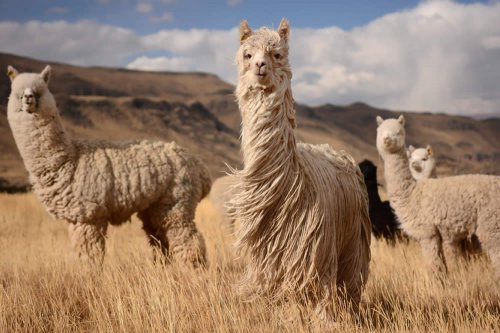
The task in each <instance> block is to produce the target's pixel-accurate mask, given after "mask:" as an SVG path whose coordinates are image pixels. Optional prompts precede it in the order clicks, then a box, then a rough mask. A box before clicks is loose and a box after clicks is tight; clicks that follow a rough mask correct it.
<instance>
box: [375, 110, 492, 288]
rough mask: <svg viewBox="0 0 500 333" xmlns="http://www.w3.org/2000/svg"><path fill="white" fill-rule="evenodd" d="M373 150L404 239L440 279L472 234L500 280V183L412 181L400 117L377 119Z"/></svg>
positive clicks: (481, 179)
mask: <svg viewBox="0 0 500 333" xmlns="http://www.w3.org/2000/svg"><path fill="white" fill-rule="evenodd" d="M377 123H378V128H377V149H378V152H379V154H380V156H381V157H382V159H383V161H384V166H385V181H386V184H387V194H388V195H389V200H390V202H391V206H392V207H393V208H394V210H395V212H396V215H397V217H398V220H399V221H400V223H401V226H402V228H403V230H404V232H405V233H406V234H408V235H409V236H410V237H413V238H414V239H416V240H417V241H418V242H419V243H420V245H421V247H422V251H423V254H424V257H425V258H427V259H428V260H429V261H430V264H431V266H432V267H433V270H434V271H435V272H438V273H445V272H446V271H447V266H446V259H445V258H446V257H448V258H450V259H451V258H456V257H457V254H458V251H459V250H460V249H459V244H460V242H461V241H463V240H469V241H470V239H471V238H472V237H473V235H474V234H475V235H476V236H477V239H478V240H479V242H480V243H481V246H482V248H483V249H484V250H485V252H486V253H487V254H488V255H489V257H490V259H491V262H492V265H493V267H494V268H495V271H496V278H497V280H498V279H500V200H498V195H499V193H500V177H498V176H489V175H462V176H453V177H445V178H438V179H432V178H431V179H423V180H419V181H416V180H415V179H413V177H412V175H411V172H410V168H409V162H408V157H407V155H406V152H405V136H406V134H405V129H404V117H403V116H400V117H399V118H398V119H387V120H383V119H382V118H381V117H377Z"/></svg>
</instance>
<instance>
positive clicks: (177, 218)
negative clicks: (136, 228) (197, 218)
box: [164, 202, 207, 267]
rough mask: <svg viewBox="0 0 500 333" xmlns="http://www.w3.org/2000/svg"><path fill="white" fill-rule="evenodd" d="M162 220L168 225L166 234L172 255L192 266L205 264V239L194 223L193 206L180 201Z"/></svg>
mask: <svg viewBox="0 0 500 333" xmlns="http://www.w3.org/2000/svg"><path fill="white" fill-rule="evenodd" d="M164 222H165V225H166V226H168V228H167V230H166V235H167V239H168V241H169V245H170V254H171V255H172V257H173V258H174V259H175V260H178V261H181V262H185V263H188V264H190V265H192V266H193V267H199V266H203V265H205V263H206V260H207V259H206V248H205V240H204V239H203V236H202V235H201V234H200V233H199V232H198V230H197V229H196V225H195V224H194V207H193V208H190V207H189V206H188V207H186V205H185V204H184V203H182V202H180V203H177V204H176V205H175V206H174V207H173V208H172V210H171V211H170V212H169V213H168V214H167V216H166V217H165V220H164Z"/></svg>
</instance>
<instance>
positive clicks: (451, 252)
mask: <svg viewBox="0 0 500 333" xmlns="http://www.w3.org/2000/svg"><path fill="white" fill-rule="evenodd" d="M458 244H459V242H458V241H455V240H451V239H449V240H443V253H444V257H445V258H446V263H447V265H448V268H449V267H450V266H456V265H457V264H458V261H459V259H460V257H461V252H460V247H459V246H458Z"/></svg>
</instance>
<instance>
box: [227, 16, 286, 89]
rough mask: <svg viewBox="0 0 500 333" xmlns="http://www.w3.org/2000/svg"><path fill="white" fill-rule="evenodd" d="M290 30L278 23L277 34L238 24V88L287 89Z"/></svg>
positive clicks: (284, 22)
mask: <svg viewBox="0 0 500 333" xmlns="http://www.w3.org/2000/svg"><path fill="white" fill-rule="evenodd" d="M289 34H290V27H289V25H288V21H287V20H286V19H282V20H281V23H280V25H279V28H278V30H277V31H274V30H271V29H268V28H266V27H263V28H260V29H259V30H257V31H252V29H251V28H250V26H249V25H248V22H247V21H245V20H244V21H242V22H241V24H240V48H239V49H238V52H237V54H236V64H237V65H238V74H239V83H238V85H239V86H240V88H241V87H242V86H243V87H244V89H245V90H252V89H259V90H266V91H272V90H274V89H275V88H279V87H282V86H283V85H289V82H290V80H291V78H292V73H291V70H290V64H289V62H288V37H289Z"/></svg>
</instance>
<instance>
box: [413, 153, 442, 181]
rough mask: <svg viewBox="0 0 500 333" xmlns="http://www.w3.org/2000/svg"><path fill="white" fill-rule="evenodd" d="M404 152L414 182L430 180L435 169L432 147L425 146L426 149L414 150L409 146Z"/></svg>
mask: <svg viewBox="0 0 500 333" xmlns="http://www.w3.org/2000/svg"><path fill="white" fill-rule="evenodd" d="M406 152H407V155H408V162H409V164H410V171H411V175H412V176H413V178H414V179H416V180H420V179H428V178H431V176H432V173H433V172H434V169H435V168H436V159H435V158H434V153H433V151H432V147H431V146H430V145H427V147H426V148H415V147H413V146H411V145H410V146H409V147H408V150H407V151H406Z"/></svg>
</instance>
